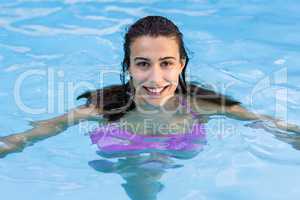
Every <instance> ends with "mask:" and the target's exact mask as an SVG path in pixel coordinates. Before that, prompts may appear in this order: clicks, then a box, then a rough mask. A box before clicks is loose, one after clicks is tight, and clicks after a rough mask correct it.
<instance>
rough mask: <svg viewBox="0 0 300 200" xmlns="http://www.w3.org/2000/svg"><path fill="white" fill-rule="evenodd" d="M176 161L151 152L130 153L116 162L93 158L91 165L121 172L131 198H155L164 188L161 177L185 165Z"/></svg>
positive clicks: (107, 171) (125, 187)
mask: <svg viewBox="0 0 300 200" xmlns="http://www.w3.org/2000/svg"><path fill="white" fill-rule="evenodd" d="M193 155H194V156H196V154H193ZM188 158H189V159H190V158H192V156H189V157H188ZM175 161H176V160H175V158H172V157H170V156H167V155H163V154H160V153H151V154H137V155H130V157H124V158H119V159H118V160H117V161H116V162H112V161H110V160H109V159H99V160H93V161H90V162H89V165H90V166H91V167H92V168H93V169H95V170H97V171H99V172H102V173H116V174H119V175H120V176H121V177H122V178H123V179H124V180H125V183H123V184H121V186H122V187H123V188H124V190H125V191H126V193H127V195H128V196H129V197H130V199H132V200H141V199H142V200H155V199H157V195H158V193H159V192H161V191H162V190H163V188H164V185H163V183H161V181H160V179H161V177H162V176H163V175H164V174H165V173H166V172H167V171H168V170H171V169H175V168H181V167H183V165H182V164H176V162H175Z"/></svg>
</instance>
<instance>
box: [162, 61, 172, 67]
mask: <svg viewBox="0 0 300 200" xmlns="http://www.w3.org/2000/svg"><path fill="white" fill-rule="evenodd" d="M171 65H173V63H172V62H170V61H163V62H162V63H161V66H162V67H170V66H171Z"/></svg>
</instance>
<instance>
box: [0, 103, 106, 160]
mask: <svg viewBox="0 0 300 200" xmlns="http://www.w3.org/2000/svg"><path fill="white" fill-rule="evenodd" d="M99 113H100V112H99V110H97V109H96V108H95V107H94V106H93V105H92V104H91V105H89V106H79V107H77V108H75V109H73V110H70V111H69V112H67V113H65V114H63V115H61V116H58V117H54V118H51V119H48V120H42V121H36V122H32V123H31V125H32V126H33V128H32V129H29V130H26V131H24V132H21V133H15V134H12V135H8V136H4V137H0V158H1V157H4V156H6V155H7V154H9V153H12V152H20V151H22V150H23V149H24V147H25V146H26V145H28V144H33V143H34V142H37V141H39V140H42V139H45V138H48V137H51V136H54V135H57V134H59V133H61V132H62V131H64V130H66V129H67V128H68V127H70V126H73V125H76V124H78V123H79V122H80V121H82V120H95V119H97V118H99Z"/></svg>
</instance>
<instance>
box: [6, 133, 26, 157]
mask: <svg viewBox="0 0 300 200" xmlns="http://www.w3.org/2000/svg"><path fill="white" fill-rule="evenodd" d="M24 144H25V138H24V136H20V135H9V136H5V137H0V158H3V157H5V156H6V155H7V154H9V153H12V152H18V151H21V150H22V149H23V148H22V147H23V146H24Z"/></svg>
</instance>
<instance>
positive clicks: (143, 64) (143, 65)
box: [136, 62, 149, 68]
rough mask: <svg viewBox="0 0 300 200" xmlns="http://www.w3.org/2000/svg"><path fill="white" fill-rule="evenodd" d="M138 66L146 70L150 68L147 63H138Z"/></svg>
mask: <svg viewBox="0 0 300 200" xmlns="http://www.w3.org/2000/svg"><path fill="white" fill-rule="evenodd" d="M136 65H137V66H139V67H142V68H146V67H148V66H149V63H147V62H138V63H137V64H136Z"/></svg>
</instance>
